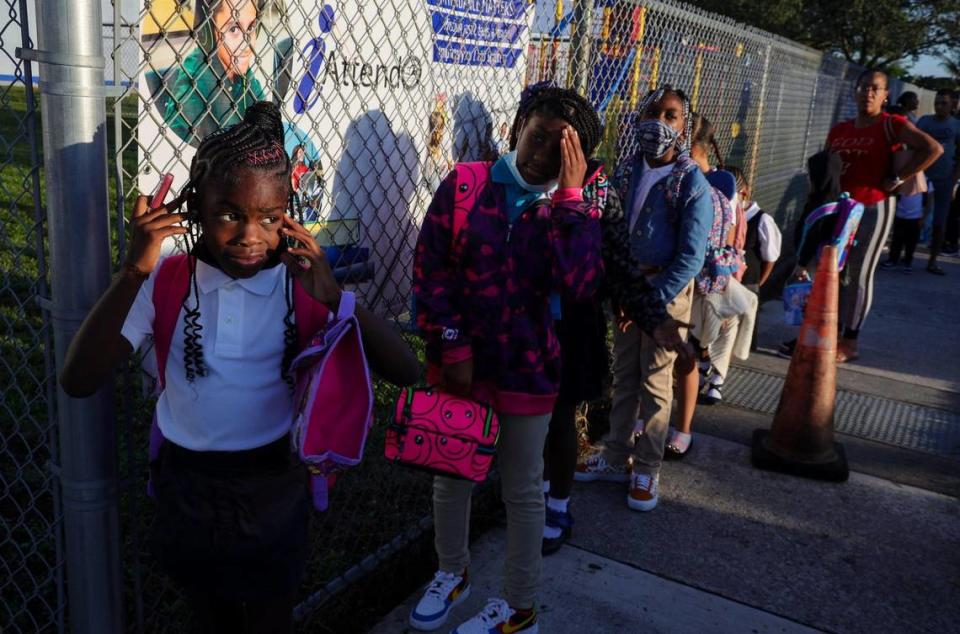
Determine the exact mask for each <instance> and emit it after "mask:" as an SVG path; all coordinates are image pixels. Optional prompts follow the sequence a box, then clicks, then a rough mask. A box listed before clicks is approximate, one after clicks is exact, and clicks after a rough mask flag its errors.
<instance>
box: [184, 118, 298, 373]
mask: <svg viewBox="0 0 960 634" xmlns="http://www.w3.org/2000/svg"><path fill="white" fill-rule="evenodd" d="M243 168H246V169H255V170H262V171H264V172H267V173H269V174H271V175H273V176H275V177H277V178H282V179H283V180H284V182H285V183H286V184H287V187H290V158H289V157H288V156H287V153H286V151H285V150H284V147H283V121H282V119H281V117H280V109H279V108H278V107H277V106H276V105H275V104H273V103H271V102H268V101H261V102H258V103H255V104H253V105H251V106H250V107H249V108H247V111H246V113H245V114H244V116H243V121H242V122H241V123H238V124H236V125H234V126H231V127H229V128H225V129H222V130H218V131H217V132H214V133H213V134H210V135H209V136H207V137H206V138H205V139H204V140H203V141H202V142H201V143H200V147H199V148H198V149H197V153H196V155H195V156H194V157H193V162H192V163H191V164H190V181H189V182H188V183H187V187H186V189H187V191H188V192H189V193H190V194H191V195H190V196H189V197H188V199H187V200H188V203H187V204H188V216H187V217H188V223H189V228H190V231H189V233H187V235H186V241H187V250H188V251H189V253H190V254H191V255H193V256H199V255H202V254H204V253H205V252H206V251H205V247H204V245H203V243H202V242H201V240H200V238H201V232H200V220H201V219H200V213H199V210H198V209H196V208H195V207H194V206H195V205H196V204H197V203H198V201H199V200H200V199H201V194H202V192H204V191H205V190H206V189H207V188H209V187H232V186H235V185H236V184H237V183H239V181H240V174H239V172H240V170H241V169H243ZM294 201H295V197H294V195H293V192H292V191H291V192H290V197H289V212H290V213H291V215H294V212H295V211H296V209H295V205H294ZM281 239H282V238H281ZM187 261H188V262H189V268H190V283H189V285H188V287H187V294H186V296H185V297H184V298H183V309H184V312H185V316H184V325H183V353H184V369H185V370H186V375H187V380H188V381H190V382H191V383H192V382H193V381H194V380H195V379H196V377H198V376H206V374H207V368H206V365H205V364H204V362H203V342H202V340H201V336H202V330H203V326H202V325H201V324H200V321H199V319H200V292H199V288H198V286H197V272H196V260H195V258H194V257H190V258H188V260H187ZM284 296H285V298H286V302H287V312H286V315H284V318H283V324H284V331H283V344H284V350H283V360H282V362H281V366H280V374H281V376H282V377H283V378H284V380H286V381H287V383H288V384H290V385H291V386H292V384H293V382H292V378H291V377H290V376H288V372H287V368H289V366H290V362H291V361H293V358H294V356H295V355H296V353H297V329H296V324H295V323H294V321H293V279H292V278H291V276H290V274H289V273H287V274H286V276H285V283H284ZM191 298H192V301H191Z"/></svg>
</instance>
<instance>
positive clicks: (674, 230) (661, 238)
mask: <svg viewBox="0 0 960 634" xmlns="http://www.w3.org/2000/svg"><path fill="white" fill-rule="evenodd" d="M644 169H645V163H644V160H643V157H642V156H641V155H639V154H637V155H636V156H635V157H634V158H632V159H629V160H627V161H624V162H623V163H621V164H620V165H619V166H618V167H617V169H616V171H615V172H614V176H613V186H614V189H615V190H616V191H617V192H618V193H619V198H620V201H619V202H621V203H622V204H623V210H624V212H626V214H627V215H629V213H630V212H631V210H632V209H633V202H634V198H635V196H636V190H637V184H638V183H639V182H640V177H641V176H642V174H643V170H644ZM713 215H714V214H713V203H712V201H711V199H710V184H709V183H708V182H707V179H706V177H704V175H703V173H702V172H701V171H700V169H699V168H698V167H697V166H696V164H695V163H693V161H692V160H691V159H690V157H689V155H688V154H686V153H684V154H681V155H680V157H679V158H678V159H677V163H676V168H675V169H674V170H673V171H672V172H671V173H670V175H668V176H667V177H666V178H664V179H662V180H661V181H660V182H659V183H657V184H656V185H655V186H654V187H653V188H652V189H651V190H650V193H649V194H648V195H647V199H646V201H645V202H644V204H643V208H642V209H641V210H640V216H639V218H637V221H636V223H635V225H634V228H633V231H632V232H631V234H630V247H631V251H632V253H633V256H634V258H635V259H636V261H637V262H639V263H640V264H641V265H643V266H645V267H657V268H661V269H663V271H662V272H661V273H659V274H658V275H657V276H656V277H655V278H654V279H653V285H654V287H655V288H657V289H658V290H659V291H660V294H661V299H662V300H663V302H664V303H669V302H670V301H672V300H673V298H674V297H676V296H677V295H679V294H680V292H681V291H683V289H684V288H685V287H686V286H687V284H689V283H690V281H691V280H692V279H693V278H694V277H695V276H696V275H697V273H699V272H700V270H701V269H702V268H703V262H704V257H705V255H706V248H707V236H708V234H709V233H710V227H711V225H712V224H713Z"/></svg>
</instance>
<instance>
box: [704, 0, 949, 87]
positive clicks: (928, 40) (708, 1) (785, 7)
mask: <svg viewBox="0 0 960 634" xmlns="http://www.w3.org/2000/svg"><path fill="white" fill-rule="evenodd" d="M695 2H696V3H697V4H698V5H699V6H701V7H703V8H705V9H708V10H710V11H715V12H717V13H721V14H724V15H727V16H730V17H732V18H734V19H736V20H739V21H741V22H746V23H747V24H751V25H753V26H756V27H758V28H761V29H764V30H767V31H771V32H773V33H776V34H778V35H782V36H784V37H788V38H790V39H793V40H797V41H799V42H802V43H804V44H808V45H810V46H813V47H814V48H818V49H820V50H823V51H826V52H832V53H838V54H840V55H842V56H843V57H844V59H846V60H847V61H849V62H852V63H854V64H859V65H861V66H868V67H872V68H878V69H882V70H888V71H891V72H893V73H900V72H902V67H903V63H904V62H906V61H908V60H911V59H916V58H917V57H918V56H920V55H923V54H937V53H943V52H944V51H946V50H947V49H951V48H954V47H957V46H958V45H960V0H841V1H839V2H838V1H837V0H771V1H770V2H765V1H764V0H695Z"/></svg>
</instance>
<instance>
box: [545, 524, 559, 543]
mask: <svg viewBox="0 0 960 634" xmlns="http://www.w3.org/2000/svg"><path fill="white" fill-rule="evenodd" d="M562 534H563V531H562V530H560V529H559V528H554V527H553V526H547V525H546V524H544V525H543V537H544V538H545V539H556V538H558V537H560V535H562Z"/></svg>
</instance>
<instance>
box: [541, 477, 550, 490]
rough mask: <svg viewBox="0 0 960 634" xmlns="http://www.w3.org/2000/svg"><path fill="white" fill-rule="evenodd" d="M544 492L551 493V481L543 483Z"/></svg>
mask: <svg viewBox="0 0 960 634" xmlns="http://www.w3.org/2000/svg"><path fill="white" fill-rule="evenodd" d="M543 492H544V493H550V480H544V481H543Z"/></svg>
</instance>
